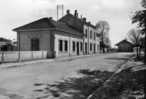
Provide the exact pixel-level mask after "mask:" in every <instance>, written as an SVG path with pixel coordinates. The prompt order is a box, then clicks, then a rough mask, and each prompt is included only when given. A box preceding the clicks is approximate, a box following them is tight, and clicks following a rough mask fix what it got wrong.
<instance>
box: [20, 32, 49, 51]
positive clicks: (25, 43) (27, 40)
mask: <svg viewBox="0 0 146 99" xmlns="http://www.w3.org/2000/svg"><path fill="white" fill-rule="evenodd" d="M17 34H18V36H17V38H18V46H19V45H20V50H21V51H31V38H39V40H40V50H50V31H47V30H44V31H43V30H34V31H21V32H19V33H17ZM19 43H20V44H19Z"/></svg>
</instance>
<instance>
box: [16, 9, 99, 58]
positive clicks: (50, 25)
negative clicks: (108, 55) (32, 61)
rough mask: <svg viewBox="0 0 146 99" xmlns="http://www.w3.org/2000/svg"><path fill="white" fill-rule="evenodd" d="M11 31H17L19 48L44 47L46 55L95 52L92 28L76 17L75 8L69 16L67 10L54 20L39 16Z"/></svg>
mask: <svg viewBox="0 0 146 99" xmlns="http://www.w3.org/2000/svg"><path fill="white" fill-rule="evenodd" d="M85 26H87V27H88V30H85V28H84V27H85ZM14 31H16V32H17V39H18V49H19V50H20V51H40V50H47V51H48V56H49V57H53V56H56V57H59V56H71V55H80V54H84V53H85V52H86V53H96V52H98V47H99V42H98V37H97V36H96V28H95V27H94V26H93V25H91V23H87V22H84V21H83V20H82V19H80V18H78V13H77V11H75V14H74V15H72V14H70V12H69V10H68V11H67V14H66V15H65V16H64V17H62V18H61V19H60V20H59V21H57V22H56V21H55V20H53V19H52V18H42V19H39V20H37V21H34V22H32V23H29V24H26V25H24V26H21V27H18V28H16V29H14ZM85 33H86V34H87V35H86V34H85ZM89 36H90V38H89Z"/></svg>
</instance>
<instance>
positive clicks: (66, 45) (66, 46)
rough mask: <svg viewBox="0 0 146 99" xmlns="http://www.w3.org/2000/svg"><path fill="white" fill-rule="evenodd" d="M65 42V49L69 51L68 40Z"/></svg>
mask: <svg viewBox="0 0 146 99" xmlns="http://www.w3.org/2000/svg"><path fill="white" fill-rule="evenodd" d="M64 43H65V45H64V50H65V51H68V42H67V41H66V40H65V41H64Z"/></svg>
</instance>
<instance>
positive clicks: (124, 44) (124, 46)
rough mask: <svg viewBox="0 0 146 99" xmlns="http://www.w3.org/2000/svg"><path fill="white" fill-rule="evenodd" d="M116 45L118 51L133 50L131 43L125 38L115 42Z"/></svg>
mask: <svg viewBox="0 0 146 99" xmlns="http://www.w3.org/2000/svg"><path fill="white" fill-rule="evenodd" d="M116 46H118V51H119V52H132V51H133V44H132V43H130V42H129V41H127V40H122V41H120V42H119V43H117V44H116Z"/></svg>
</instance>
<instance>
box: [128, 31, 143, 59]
mask: <svg viewBox="0 0 146 99" xmlns="http://www.w3.org/2000/svg"><path fill="white" fill-rule="evenodd" d="M127 40H128V41H130V42H131V43H132V44H133V45H134V47H136V53H137V55H136V56H137V58H139V56H140V46H141V44H140V43H141V31H140V30H138V29H131V30H130V31H129V32H128V34H127Z"/></svg>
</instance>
